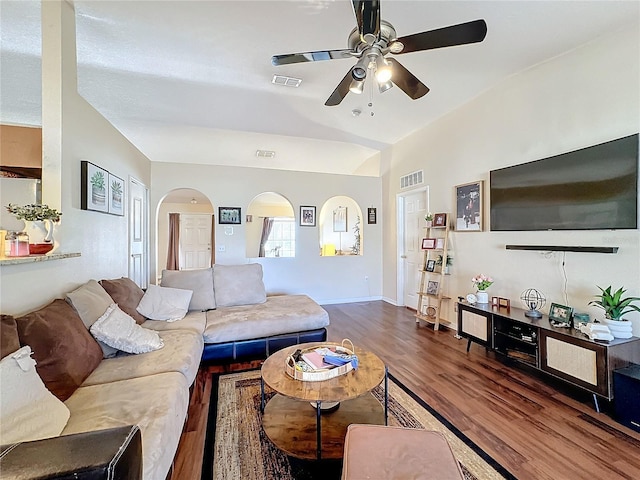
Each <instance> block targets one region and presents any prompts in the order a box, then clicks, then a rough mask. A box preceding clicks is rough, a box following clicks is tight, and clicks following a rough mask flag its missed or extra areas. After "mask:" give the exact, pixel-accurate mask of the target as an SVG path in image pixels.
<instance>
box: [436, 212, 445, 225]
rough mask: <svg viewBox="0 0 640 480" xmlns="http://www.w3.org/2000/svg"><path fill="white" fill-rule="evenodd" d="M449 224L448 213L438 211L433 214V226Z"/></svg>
mask: <svg viewBox="0 0 640 480" xmlns="http://www.w3.org/2000/svg"><path fill="white" fill-rule="evenodd" d="M446 224H447V214H446V213H436V214H435V215H434V216H433V226H434V227H444V226H445V225H446Z"/></svg>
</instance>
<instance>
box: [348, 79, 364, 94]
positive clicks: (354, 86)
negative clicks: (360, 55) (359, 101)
mask: <svg viewBox="0 0 640 480" xmlns="http://www.w3.org/2000/svg"><path fill="white" fill-rule="evenodd" d="M349 91H350V92H351V93H355V94H356V95H360V94H361V93H362V92H364V80H356V79H355V78H354V79H353V80H351V85H349Z"/></svg>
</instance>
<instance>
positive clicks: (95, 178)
mask: <svg viewBox="0 0 640 480" xmlns="http://www.w3.org/2000/svg"><path fill="white" fill-rule="evenodd" d="M106 197H107V195H106V191H105V178H104V173H102V172H100V171H98V172H95V173H94V174H93V175H92V176H91V200H92V202H93V204H94V205H104V204H105V201H106Z"/></svg>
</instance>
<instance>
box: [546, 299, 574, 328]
mask: <svg viewBox="0 0 640 480" xmlns="http://www.w3.org/2000/svg"><path fill="white" fill-rule="evenodd" d="M572 313H573V308H572V307H567V306H565V305H560V304H559V303H552V304H551V307H549V320H550V321H551V324H552V325H554V324H555V326H560V327H570V326H571V314H572Z"/></svg>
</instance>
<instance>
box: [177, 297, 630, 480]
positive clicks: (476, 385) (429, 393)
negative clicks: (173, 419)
mask: <svg viewBox="0 0 640 480" xmlns="http://www.w3.org/2000/svg"><path fill="white" fill-rule="evenodd" d="M324 308H325V309H326V310H327V311H328V312H329V315H330V317H331V325H330V326H329V329H328V330H329V340H331V341H338V342H339V341H341V340H342V339H343V338H349V339H351V340H352V341H353V342H354V343H355V344H356V346H358V347H362V348H366V349H368V350H371V351H373V352H375V353H376V354H377V355H378V356H379V357H380V358H382V359H383V360H384V362H385V363H386V364H387V365H388V367H389V371H390V373H391V374H392V375H393V376H395V377H396V378H397V379H398V380H399V381H400V382H402V383H403V384H404V385H406V386H407V387H408V388H409V389H411V390H412V391H413V392H414V393H415V394H417V395H418V396H419V397H420V398H422V399H423V400H424V401H426V402H427V403H428V404H429V405H431V406H432V407H433V408H434V409H436V410H437V411H438V412H439V413H440V414H442V415H443V416H444V417H445V418H446V419H447V420H449V421H450V422H451V423H452V424H453V425H455V426H456V427H457V428H458V429H459V430H460V431H461V432H463V433H464V434H465V435H466V436H467V437H468V438H469V439H471V440H472V441H473V442H475V443H476V444H477V445H478V446H480V447H481V448H482V449H483V450H484V451H485V452H487V453H488V454H489V455H491V456H492V457H493V458H494V459H495V460H496V461H498V462H499V463H500V464H501V465H503V466H504V467H505V468H506V469H507V470H509V471H510V472H511V473H512V474H513V475H515V476H516V477H517V478H519V479H523V480H524V479H535V480H544V479H549V480H562V479H571V480H577V479H589V480H595V479H606V480H609V479H639V478H640V434H638V433H636V432H634V431H632V430H630V429H627V428H625V427H623V426H622V425H620V424H618V423H617V422H615V421H614V420H613V419H612V418H611V417H610V416H609V415H607V414H606V413H596V411H595V409H594V407H593V404H592V402H591V397H590V395H586V394H584V393H583V392H581V391H578V390H573V389H568V388H567V387H565V386H563V385H562V384H557V383H556V382H554V381H553V380H550V379H548V377H542V376H539V375H537V374H536V373H535V372H531V371H525V370H523V369H522V368H521V367H517V366H515V367H512V366H509V365H508V364H505V363H503V362H502V361H501V360H500V359H497V358H496V357H495V355H494V354H493V353H491V352H489V353H487V352H486V351H485V349H484V348H483V347H481V346H478V345H475V344H474V345H472V346H471V350H470V352H469V353H467V352H466V340H458V339H456V338H455V337H454V334H455V332H453V331H450V330H446V329H444V330H440V331H437V332H434V331H433V328H432V327H430V326H427V325H426V324H424V323H422V322H421V323H420V324H419V325H418V324H416V322H415V318H414V316H413V312H412V311H411V310H408V309H405V308H403V307H394V306H393V305H390V304H388V303H385V302H382V301H376V302H363V303H351V304H342V305H325V306H324ZM210 377H211V375H210V369H209V370H207V369H204V368H203V369H201V372H200V375H199V378H198V381H197V384H196V389H197V390H198V392H200V394H199V395H197V396H196V395H194V397H197V398H196V400H195V401H193V400H192V407H191V408H190V413H189V418H190V422H189V423H188V425H187V429H186V430H185V433H184V434H183V438H182V441H181V446H180V447H179V451H178V455H177V457H176V462H175V465H176V469H175V471H174V475H173V479H181V480H184V479H194V480H195V479H197V478H199V470H198V467H199V463H198V460H199V458H201V457H202V443H203V442H204V432H203V431H202V429H203V428H204V427H203V423H202V416H203V415H204V417H205V418H206V411H204V410H205V409H206V408H208V405H209V398H208V392H209V391H210V380H209V379H210ZM638 401H639V402H640V399H638ZM192 419H194V420H192ZM194 438H198V439H199V440H194Z"/></svg>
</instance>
